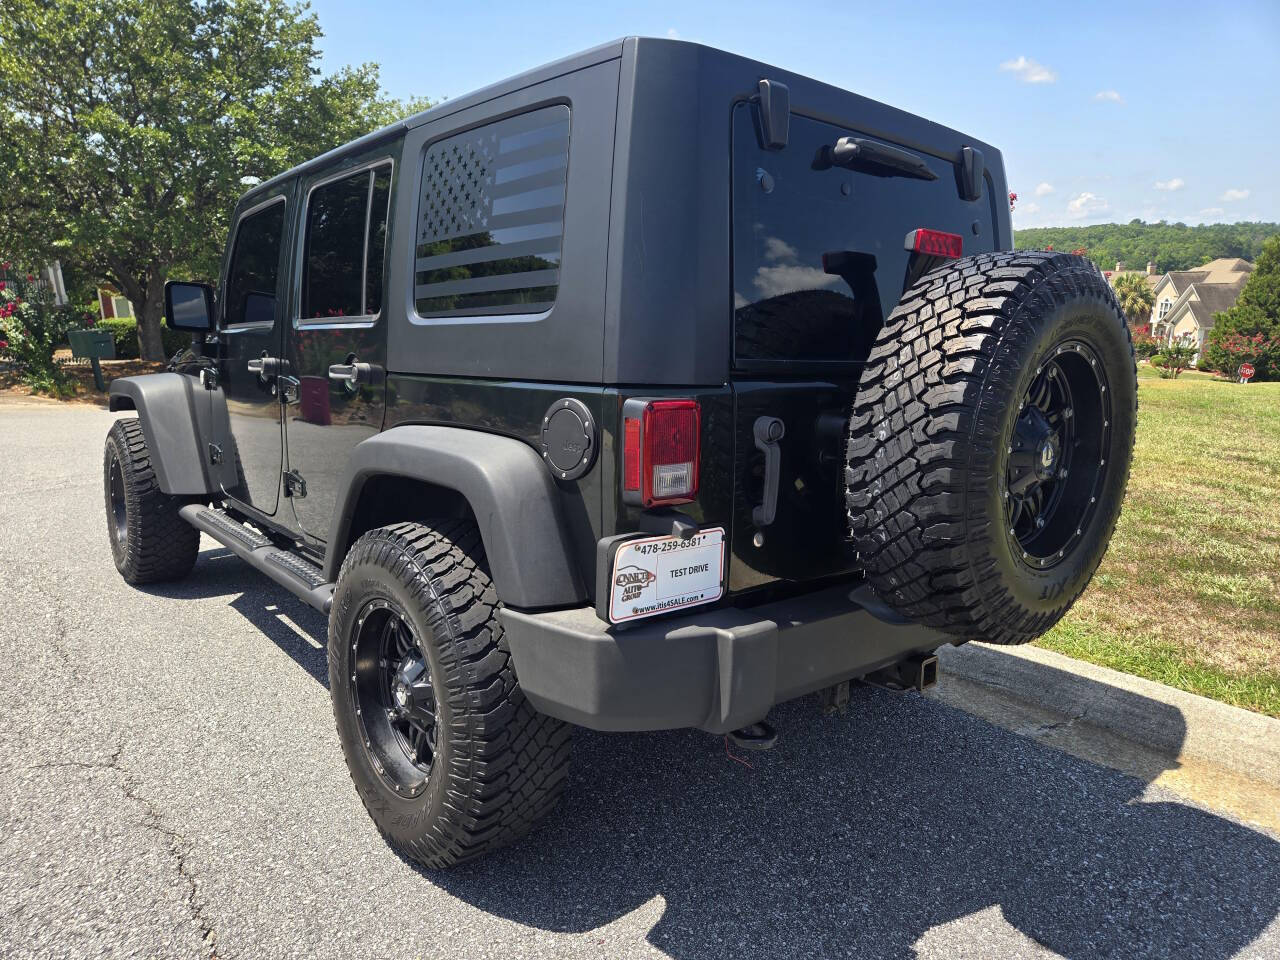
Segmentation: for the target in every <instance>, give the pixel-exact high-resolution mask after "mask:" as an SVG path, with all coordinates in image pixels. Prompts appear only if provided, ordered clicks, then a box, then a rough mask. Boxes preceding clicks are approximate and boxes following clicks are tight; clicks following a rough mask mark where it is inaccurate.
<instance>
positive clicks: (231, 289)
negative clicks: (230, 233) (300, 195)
mask: <svg viewBox="0 0 1280 960" xmlns="http://www.w3.org/2000/svg"><path fill="white" fill-rule="evenodd" d="M283 235H284V200H283V199H281V200H277V201H274V202H272V203H271V204H270V205H269V206H266V207H263V208H262V209H260V210H257V211H255V212H254V213H251V214H249V215H248V216H246V217H242V218H241V220H240V225H239V226H238V227H237V228H236V240H235V247H234V248H233V250H232V252H231V267H230V269H228V271H227V294H226V305H227V306H226V310H227V312H226V322H227V323H228V324H237V323H274V322H275V309H276V281H277V280H278V279H279V277H280V243H281V240H282V238H283Z"/></svg>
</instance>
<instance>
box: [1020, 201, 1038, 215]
mask: <svg viewBox="0 0 1280 960" xmlns="http://www.w3.org/2000/svg"><path fill="white" fill-rule="evenodd" d="M1021 212H1022V213H1039V212H1040V204H1038V203H1024V204H1023V205H1022V209H1021Z"/></svg>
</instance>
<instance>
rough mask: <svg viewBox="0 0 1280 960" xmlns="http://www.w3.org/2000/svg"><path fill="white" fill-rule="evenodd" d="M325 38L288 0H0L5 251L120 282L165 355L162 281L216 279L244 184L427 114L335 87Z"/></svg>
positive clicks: (341, 81)
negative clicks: (180, 276)
mask: <svg viewBox="0 0 1280 960" xmlns="http://www.w3.org/2000/svg"><path fill="white" fill-rule="evenodd" d="M321 36H322V34H321V31H320V26H319V23H318V21H317V20H316V18H315V16H314V15H313V14H309V13H307V12H306V7H305V6H294V5H292V4H290V3H287V2H285V0H164V2H149V0H48V2H46V0H0V181H3V182H4V183H5V184H6V189H5V190H4V191H3V192H0V238H2V239H3V246H4V247H5V248H6V250H10V251H12V252H13V253H14V254H16V255H17V256H19V257H20V258H22V259H23V260H24V261H28V262H32V263H38V262H43V261H45V260H52V259H61V260H64V261H68V262H69V263H71V264H74V265H75V267H76V268H77V269H79V270H81V271H83V272H84V273H86V274H88V275H90V276H92V277H93V278H94V279H95V281H102V282H107V283H111V284H113V285H114V286H116V287H117V288H118V289H119V290H120V291H121V292H122V293H124V295H125V296H127V297H128V298H129V300H130V302H131V303H132V304H133V307H134V313H135V314H136V315H137V316H138V317H139V320H140V322H139V340H140V344H141V348H142V352H143V356H145V357H148V358H151V359H156V358H159V357H161V356H163V353H162V346H161V340H160V314H161V311H162V306H163V290H164V281H165V280H166V279H167V278H168V277H169V276H170V275H171V274H173V273H174V272H175V271H181V272H182V273H184V274H187V275H191V276H195V277H204V278H212V277H214V276H215V275H216V272H217V265H218V262H219V258H220V255H221V250H222V244H223V241H224V238H225V237H226V230H227V219H228V216H229V214H230V212H231V209H232V207H233V206H234V203H235V200H236V197H237V196H238V195H239V194H240V193H242V192H243V190H244V187H243V186H242V185H241V181H242V178H246V177H257V178H261V179H265V178H267V177H270V176H272V175H274V174H276V173H278V172H280V171H281V170H284V169H286V168H287V167H289V166H292V165H293V164H296V163H299V162H301V161H302V160H305V159H307V158H309V157H312V156H315V155H317V154H319V153H322V152H324V151H325V150H327V149H330V148H332V147H334V146H337V145H339V144H342V143H344V142H346V141H348V140H351V139H353V138H355V137H357V136H359V135H361V134H363V133H366V132H368V131H370V130H372V129H375V128H376V127H379V126H381V125H383V124H385V123H387V122H390V121H391V120H393V119H395V118H396V117H397V116H400V115H403V114H404V113H405V112H408V111H409V110H412V109H414V108H420V107H421V106H423V104H422V103H417V104H409V105H406V104H401V103H398V102H396V101H392V100H388V99H386V98H384V97H382V96H381V94H380V87H379V82H378V70H377V67H376V66H375V65H371V64H364V65H362V66H360V67H356V68H343V69H341V70H339V71H337V72H335V73H332V74H329V75H327V76H324V75H321V74H320V72H319V70H318V68H317V67H316V65H315V64H316V61H317V59H318V57H319V50H318V49H317V46H316V45H317V42H318V40H319V39H320V37H321Z"/></svg>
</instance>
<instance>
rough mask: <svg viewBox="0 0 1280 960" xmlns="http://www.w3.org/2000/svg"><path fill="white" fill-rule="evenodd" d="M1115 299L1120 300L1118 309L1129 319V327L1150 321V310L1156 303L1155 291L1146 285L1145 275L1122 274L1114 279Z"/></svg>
mask: <svg viewBox="0 0 1280 960" xmlns="http://www.w3.org/2000/svg"><path fill="white" fill-rule="evenodd" d="M1115 285H1116V297H1117V298H1118V299H1119V300H1120V309H1121V310H1123V311H1124V315H1125V316H1126V317H1128V318H1129V325H1130V326H1131V327H1140V326H1142V325H1143V324H1144V323H1147V322H1148V321H1149V320H1150V319H1151V310H1152V308H1153V307H1154V306H1155V303H1156V295H1155V291H1154V290H1152V289H1151V286H1150V284H1148V283H1147V278H1146V275H1145V274H1141V273H1123V274H1121V275H1120V276H1118V277H1116V284H1115Z"/></svg>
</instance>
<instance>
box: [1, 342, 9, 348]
mask: <svg viewBox="0 0 1280 960" xmlns="http://www.w3.org/2000/svg"><path fill="white" fill-rule="evenodd" d="M8 349H9V341H8V340H0V350H8Z"/></svg>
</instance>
